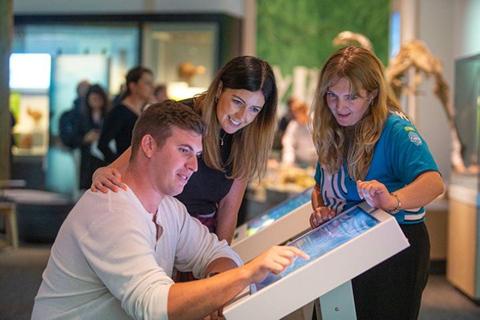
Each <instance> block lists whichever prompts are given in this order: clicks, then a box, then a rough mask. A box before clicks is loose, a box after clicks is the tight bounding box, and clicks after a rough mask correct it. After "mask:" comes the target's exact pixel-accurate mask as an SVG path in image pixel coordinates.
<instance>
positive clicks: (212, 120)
mask: <svg viewBox="0 0 480 320" xmlns="http://www.w3.org/2000/svg"><path fill="white" fill-rule="evenodd" d="M183 103H184V104H187V105H189V106H191V107H192V108H193V110H195V111H196V112H198V113H199V114H201V115H202V118H203V120H204V121H205V123H206V124H207V133H206V135H205V136H204V138H203V153H202V156H201V158H200V159H199V163H198V172H196V173H195V174H193V176H192V177H191V178H190V180H189V182H188V184H187V185H186V186H185V188H184V190H183V192H182V193H181V194H180V195H178V196H177V198H178V199H179V200H180V201H182V202H183V203H184V204H185V206H186V207H187V210H188V212H189V213H190V214H191V215H192V216H195V217H197V218H198V219H199V220H200V221H202V223H203V224H205V225H206V226H207V227H209V229H210V231H211V232H214V233H216V234H217V236H218V238H219V239H220V240H226V241H227V242H228V243H231V241H232V239H233V234H234V232H235V227H236V223H237V215H238V210H239V208H240V204H241V202H242V198H243V194H244V192H245V188H246V186H247V182H248V181H249V180H250V179H253V178H259V179H261V178H262V177H263V175H264V173H265V170H266V165H267V159H268V154H269V151H270V148H271V146H272V141H273V133H274V129H275V115H276V111H277V89H276V85H275V77H274V75H273V71H272V68H271V67H270V65H269V64H268V63H267V62H265V61H263V60H261V59H258V58H255V57H250V56H243V57H237V58H234V59H232V60H230V61H229V62H228V63H227V64H226V65H225V66H224V67H223V68H222V69H221V70H220V71H219V72H218V73H217V75H216V76H215V78H214V79H213V82H212V83H211V84H210V86H209V88H208V90H207V91H206V92H204V93H203V94H200V95H198V96H196V97H194V98H192V99H188V100H184V101H183ZM129 157H130V150H128V151H127V152H126V153H124V154H123V155H122V156H121V157H120V158H119V159H118V160H117V161H115V162H114V163H112V165H111V166H110V167H111V168H103V169H100V170H98V171H97V172H96V173H95V176H94V183H93V185H92V190H93V191H96V190H101V191H102V192H106V191H107V188H110V189H112V190H113V191H116V190H117V188H116V186H122V183H121V179H120V172H119V171H118V170H117V169H120V170H122V169H123V168H125V166H126V164H127V162H128V159H129ZM114 168H117V169H114Z"/></svg>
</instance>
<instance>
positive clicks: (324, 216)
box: [310, 207, 336, 229]
mask: <svg viewBox="0 0 480 320" xmlns="http://www.w3.org/2000/svg"><path fill="white" fill-rule="evenodd" d="M335 216H336V213H335V211H333V210H332V209H330V208H329V207H317V208H315V211H313V212H312V214H311V215H310V226H311V227H312V229H315V228H317V227H319V226H321V225H322V224H324V223H325V222H327V221H328V220H330V219H333V218H334V217H335Z"/></svg>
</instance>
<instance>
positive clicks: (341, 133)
mask: <svg viewBox="0 0 480 320" xmlns="http://www.w3.org/2000/svg"><path fill="white" fill-rule="evenodd" d="M313 115H314V116H313V140H314V143H315V147H316V149H317V153H318V157H319V159H318V164H317V169H316V174H315V180H316V185H315V188H314V191H313V194H312V205H313V208H314V212H313V213H312V215H311V217H310V224H311V226H312V228H316V227H318V226H319V225H321V224H322V223H324V222H325V221H327V220H329V219H331V218H333V217H334V216H335V215H336V214H339V213H341V212H342V211H344V210H346V209H349V208H351V207H352V206H354V205H356V204H358V203H360V202H361V201H363V200H365V201H367V202H368V204H369V205H371V206H372V207H375V208H379V209H382V210H385V211H387V212H389V213H390V214H392V215H393V216H394V217H395V218H396V220H397V222H398V223H399V224H400V227H401V229H402V231H403V232H404V234H405V236H406V237H407V238H408V239H409V242H410V247H409V248H408V249H406V250H404V251H402V252H400V253H398V254H397V255H395V256H393V257H392V258H390V259H388V260H386V261H384V262H383V263H381V264H379V265H377V266H376V267H374V268H372V269H371V270H368V271H367V272H365V273H363V274H361V275H360V276H358V277H357V278H355V279H354V280H353V282H352V283H353V291H354V297H355V305H356V311H357V317H358V319H369V320H371V319H402V320H404V319H417V318H418V312H419V309H420V302H421V296H422V291H423V289H424V288H425V285H426V282H427V278H428V267H429V254H430V244H429V239H428V232H427V229H426V227H425V224H424V220H425V209H424V206H425V205H427V204H428V203H429V202H431V201H432V200H434V199H435V198H436V197H437V196H438V195H440V194H441V193H442V192H443V189H444V188H443V181H442V178H441V176H440V173H439V171H438V168H437V166H436V164H435V161H434V159H433V157H432V155H431V153H430V151H429V149H428V146H427V144H426V143H425V141H424V140H423V139H422V137H421V136H420V134H419V133H418V132H417V130H416V129H415V127H414V125H413V123H412V122H411V121H410V120H409V119H408V117H407V116H405V115H404V114H403V113H402V111H401V109H400V107H399V105H398V102H397V101H396V100H395V98H394V96H393V93H392V91H391V89H390V88H389V86H388V84H387V83H386V81H385V77H384V68H383V65H382V63H381V62H380V60H379V59H378V58H377V57H376V56H375V55H374V54H372V53H371V52H370V51H368V50H365V49H362V48H356V47H346V48H343V49H340V50H338V51H337V52H335V53H334V54H333V55H332V56H331V57H330V58H329V59H328V60H327V62H326V63H325V64H324V66H323V68H322V70H321V73H320V79H319V82H318V86H317V95H316V100H315V101H314V105H313Z"/></svg>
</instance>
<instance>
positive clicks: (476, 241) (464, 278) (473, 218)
mask: <svg viewBox="0 0 480 320" xmlns="http://www.w3.org/2000/svg"><path fill="white" fill-rule="evenodd" d="M449 194H450V203H449V219H448V241H447V243H448V248H447V280H448V281H449V282H450V283H452V284H453V285H454V286H455V287H456V288H458V289H459V290H460V291H462V292H463V293H465V294H466V295H467V296H468V297H470V298H471V299H473V300H474V301H476V302H477V303H480V250H479V245H480V232H479V231H480V230H479V222H480V219H479V217H478V215H479V211H480V210H479V204H478V197H479V195H478V193H477V192H476V191H475V190H472V189H469V188H465V187H461V186H457V185H451V186H450V187H449Z"/></svg>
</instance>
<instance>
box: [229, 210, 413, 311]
mask: <svg viewBox="0 0 480 320" xmlns="http://www.w3.org/2000/svg"><path fill="white" fill-rule="evenodd" d="M289 245H290V246H295V247H297V248H299V249H301V250H303V251H305V252H306V253H307V254H308V255H310V260H308V261H305V260H303V259H301V258H298V259H296V260H295V262H294V264H293V265H292V266H291V267H289V268H287V269H286V270H285V271H284V272H283V273H282V274H281V275H279V276H277V275H273V274H270V275H269V276H268V277H267V278H266V279H265V280H264V281H263V282H262V283H259V284H256V285H253V286H250V292H249V294H247V295H244V296H242V297H241V298H238V299H236V300H234V301H233V302H232V303H230V304H229V305H227V306H225V308H224V315H225V317H226V319H228V320H235V319H248V318H251V319H280V318H282V317H284V316H286V315H288V314H289V313H291V312H293V311H295V310H297V309H299V308H301V307H302V306H304V305H306V304H307V303H309V302H311V301H313V300H315V299H317V298H319V297H321V298H320V304H321V310H322V311H321V313H322V319H324V320H327V319H349V320H350V319H355V318H356V316H355V308H354V303H353V295H352V290H351V285H350V280H351V279H353V278H354V277H356V276H358V275H359V274H361V273H363V272H364V271H366V270H368V269H370V268H372V267H373V266H375V265H377V264H379V263H380V262H382V261H384V260H386V259H388V258H389V257H391V256H393V255H395V254H396V253H398V252H400V251H401V250H403V249H405V248H407V247H408V241H407V239H406V238H405V236H404V234H403V232H402V231H401V229H400V227H399V226H398V224H397V222H396V220H395V218H394V217H392V216H391V215H390V214H388V213H386V212H385V211H382V210H375V209H372V208H370V207H369V206H368V205H366V204H365V203H363V204H361V205H359V206H357V207H354V208H352V209H350V210H348V211H345V212H343V213H342V214H340V215H338V216H337V217H335V218H334V219H332V220H330V221H328V222H327V223H325V224H324V225H322V226H320V227H318V228H317V229H315V230H312V231H310V232H308V233H307V234H305V235H303V236H301V237H300V238H298V239H296V240H294V241H293V242H291V243H290V244H289ZM339 297H340V298H339ZM342 302H346V303H345V304H343V305H340V304H339V303H342Z"/></svg>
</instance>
